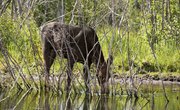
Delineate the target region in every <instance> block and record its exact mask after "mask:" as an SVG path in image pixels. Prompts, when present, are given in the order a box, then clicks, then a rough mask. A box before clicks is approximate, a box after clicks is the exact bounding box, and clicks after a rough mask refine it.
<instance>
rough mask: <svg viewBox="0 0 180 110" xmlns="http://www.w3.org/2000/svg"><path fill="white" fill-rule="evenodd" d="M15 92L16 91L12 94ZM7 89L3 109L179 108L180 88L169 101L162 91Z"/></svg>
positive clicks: (0, 106) (1, 96)
mask: <svg viewBox="0 0 180 110" xmlns="http://www.w3.org/2000/svg"><path fill="white" fill-rule="evenodd" d="M13 93H14V94H13ZM8 94H9V93H8V92H1V93H0V110H7V109H13V108H15V109H16V110H35V109H37V110H158V109H165V110H171V109H172V110H179V109H180V105H179V104H178V103H179V98H177V97H180V94H179V91H177V92H170V93H167V96H168V98H169V100H170V102H169V103H167V102H166V100H165V98H164V96H163V93H154V94H148V95H146V96H145V97H139V99H136V98H131V97H128V96H126V95H124V96H123V95H116V96H106V95H101V96H98V95H93V96H91V95H85V94H79V95H78V94H76V95H75V94H72V93H69V94H67V93H66V94H63V95H58V94H56V93H52V92H50V93H45V92H36V93H34V92H29V93H27V92H16V93H15V92H12V93H11V94H10V96H9V97H8Z"/></svg>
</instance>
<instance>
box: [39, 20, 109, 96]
mask: <svg viewBox="0 0 180 110" xmlns="http://www.w3.org/2000/svg"><path fill="white" fill-rule="evenodd" d="M41 37H42V42H43V57H44V65H45V73H46V78H45V79H46V84H47V80H49V71H50V67H51V65H52V64H53V61H54V59H55V57H56V55H59V56H60V57H63V58H66V59H67V64H68V65H67V76H68V78H67V86H66V87H67V90H69V89H70V83H71V74H72V69H73V65H74V63H76V62H80V63H82V64H83V65H84V67H83V72H84V79H85V85H86V92H90V87H89V78H88V75H89V74H88V72H89V71H88V70H89V68H90V66H91V64H92V63H94V64H95V65H96V67H97V74H96V75H97V78H98V82H99V84H100V86H101V93H108V86H107V84H108V83H107V82H108V79H109V78H110V73H109V66H110V64H111V63H112V57H110V58H109V59H108V60H107V62H106V61H105V59H104V56H103V53H102V50H101V46H100V43H99V41H98V37H97V35H96V32H95V31H94V30H93V29H92V28H90V27H85V26H84V27H77V26H71V25H65V24H61V23H59V22H50V23H47V24H45V25H43V26H42V27H41Z"/></svg>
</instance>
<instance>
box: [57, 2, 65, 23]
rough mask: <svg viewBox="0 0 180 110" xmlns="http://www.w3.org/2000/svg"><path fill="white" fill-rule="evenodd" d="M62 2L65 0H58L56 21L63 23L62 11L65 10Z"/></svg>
mask: <svg viewBox="0 0 180 110" xmlns="http://www.w3.org/2000/svg"><path fill="white" fill-rule="evenodd" d="M64 3H65V0H60V1H58V11H57V12H58V13H57V17H58V18H59V19H58V21H59V22H61V23H64V11H65V6H64Z"/></svg>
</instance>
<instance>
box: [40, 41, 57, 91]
mask: <svg viewBox="0 0 180 110" xmlns="http://www.w3.org/2000/svg"><path fill="white" fill-rule="evenodd" d="M55 57H56V52H55V51H54V49H53V48H52V47H51V45H50V44H49V43H47V42H45V44H44V48H43V58H44V66H45V89H46V90H48V89H49V75H50V73H49V71H50V68H51V65H52V64H53V62H54V59H55Z"/></svg>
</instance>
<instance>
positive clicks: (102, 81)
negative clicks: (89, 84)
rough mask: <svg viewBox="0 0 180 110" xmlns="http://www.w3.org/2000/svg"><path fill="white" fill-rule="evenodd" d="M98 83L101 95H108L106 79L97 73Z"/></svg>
mask: <svg viewBox="0 0 180 110" xmlns="http://www.w3.org/2000/svg"><path fill="white" fill-rule="evenodd" d="M96 76H97V78H98V83H99V85H100V87H101V94H109V84H108V79H107V80H106V77H105V76H102V74H100V73H97V75H96Z"/></svg>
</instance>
